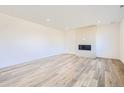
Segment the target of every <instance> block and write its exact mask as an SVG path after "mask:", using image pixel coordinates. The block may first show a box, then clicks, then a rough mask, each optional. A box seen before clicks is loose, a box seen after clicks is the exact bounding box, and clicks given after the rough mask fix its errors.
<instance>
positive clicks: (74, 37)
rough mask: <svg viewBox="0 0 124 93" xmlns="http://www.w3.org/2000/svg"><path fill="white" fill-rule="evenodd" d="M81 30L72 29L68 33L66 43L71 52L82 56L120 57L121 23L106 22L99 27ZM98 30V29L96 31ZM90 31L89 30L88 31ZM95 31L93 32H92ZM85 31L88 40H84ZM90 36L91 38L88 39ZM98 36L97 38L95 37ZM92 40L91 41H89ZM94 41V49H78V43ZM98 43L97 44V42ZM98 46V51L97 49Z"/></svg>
mask: <svg viewBox="0 0 124 93" xmlns="http://www.w3.org/2000/svg"><path fill="white" fill-rule="evenodd" d="M87 29H90V30H89V31H88V30H86V29H83V28H82V29H80V30H71V31H68V32H66V33H68V34H67V36H66V38H67V39H66V40H67V42H66V45H67V46H68V50H69V52H70V53H75V54H78V55H82V56H87V57H95V56H96V57H104V58H113V59H119V58H120V24H119V23H113V24H106V25H98V26H97V28H96V29H95V28H93V29H92V27H91V28H90V27H89V28H87ZM95 30H96V31H95ZM87 31H88V32H87ZM92 31H93V32H92ZM85 32H86V33H85ZM84 33H85V35H86V36H85V37H86V38H87V40H88V41H87V40H85V41H83V38H84V36H83V34H84ZM88 37H89V39H88ZM95 37H96V40H94V38H95ZM89 40H90V41H89ZM90 42H91V43H92V44H93V46H94V51H93V52H89V53H88V51H83V52H82V51H81V52H79V51H77V47H78V44H77V43H82V44H85V43H86V44H89V43H90ZM95 43H96V44H95ZM95 47H96V51H95Z"/></svg>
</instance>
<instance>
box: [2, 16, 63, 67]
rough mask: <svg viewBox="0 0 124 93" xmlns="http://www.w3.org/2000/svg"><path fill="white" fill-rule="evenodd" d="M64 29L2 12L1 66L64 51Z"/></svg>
mask: <svg viewBox="0 0 124 93" xmlns="http://www.w3.org/2000/svg"><path fill="white" fill-rule="evenodd" d="M64 35H65V34H64V31H58V30H56V29H52V28H48V27H45V26H42V25H39V24H35V23H32V22H28V21H25V20H21V19H18V18H14V17H10V16H7V15H3V14H0V68H2V67H7V66H10V65H15V64H19V63H22V62H27V61H29V60H34V59H38V58H42V57H47V56H51V55H56V54H60V53H63V52H64Z"/></svg>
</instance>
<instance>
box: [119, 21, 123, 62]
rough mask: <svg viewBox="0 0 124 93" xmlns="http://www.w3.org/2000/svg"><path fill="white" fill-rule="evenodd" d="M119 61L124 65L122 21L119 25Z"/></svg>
mask: <svg viewBox="0 0 124 93" xmlns="http://www.w3.org/2000/svg"><path fill="white" fill-rule="evenodd" d="M120 31H121V33H120V59H121V61H122V62H123V63H124V19H123V20H122V21H121V23H120Z"/></svg>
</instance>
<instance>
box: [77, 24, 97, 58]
mask: <svg viewBox="0 0 124 93" xmlns="http://www.w3.org/2000/svg"><path fill="white" fill-rule="evenodd" d="M75 32H76V54H77V55H78V56H83V57H91V58H95V57H96V26H88V27H83V28H79V29H76V30H75ZM78 45H91V51H88V50H78Z"/></svg>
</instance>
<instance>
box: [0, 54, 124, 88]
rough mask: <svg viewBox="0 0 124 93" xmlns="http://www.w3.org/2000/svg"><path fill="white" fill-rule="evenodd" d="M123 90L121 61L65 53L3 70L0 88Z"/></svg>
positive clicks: (0, 77) (122, 66) (123, 76)
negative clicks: (107, 88) (109, 88)
mask: <svg viewBox="0 0 124 93" xmlns="http://www.w3.org/2000/svg"><path fill="white" fill-rule="evenodd" d="M42 86H43V87H72V86H73V87H88V86H89V87H97V86H98V87H111V86H112V87H122V86H124V64H123V63H121V62H120V61H119V60H112V59H103V58H83V57H78V56H75V55H69V54H63V55H58V56H53V57H49V58H44V59H39V60H35V61H31V62H27V63H23V64H19V65H15V66H11V67H8V68H4V69H0V87H42Z"/></svg>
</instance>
